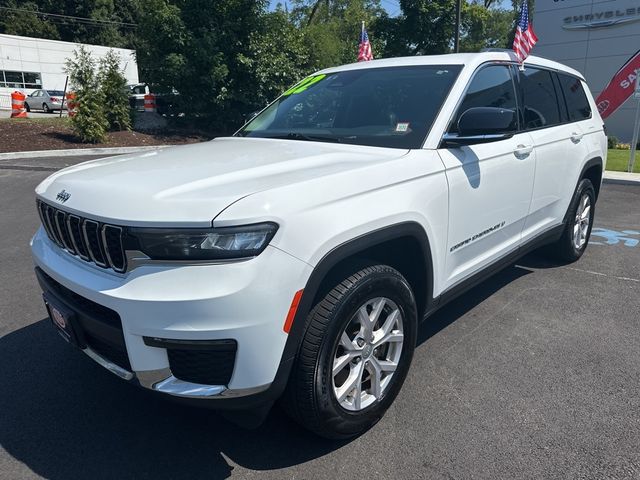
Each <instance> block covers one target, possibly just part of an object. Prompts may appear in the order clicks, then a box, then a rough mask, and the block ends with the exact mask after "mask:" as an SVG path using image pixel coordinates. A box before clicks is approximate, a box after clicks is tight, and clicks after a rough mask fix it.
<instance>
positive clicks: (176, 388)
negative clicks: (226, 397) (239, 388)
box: [153, 375, 227, 398]
mask: <svg viewBox="0 0 640 480" xmlns="http://www.w3.org/2000/svg"><path fill="white" fill-rule="evenodd" d="M153 389H154V390H156V391H158V392H162V393H168V394H169V395H175V396H177V397H190V398H200V397H216V396H219V395H220V394H222V392H224V391H225V390H226V389H227V387H225V386H222V385H202V384H200V383H191V382H185V381H184V380H180V379H178V378H176V377H174V376H173V375H171V376H170V377H169V378H166V379H164V380H162V381H161V382H158V383H156V384H155V385H154V386H153Z"/></svg>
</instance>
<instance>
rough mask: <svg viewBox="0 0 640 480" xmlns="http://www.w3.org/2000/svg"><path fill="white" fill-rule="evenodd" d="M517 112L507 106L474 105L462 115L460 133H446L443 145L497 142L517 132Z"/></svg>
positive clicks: (457, 145)
mask: <svg viewBox="0 0 640 480" xmlns="http://www.w3.org/2000/svg"><path fill="white" fill-rule="evenodd" d="M516 124H517V123H516V112H515V111H514V110H510V109H507V108H497V107H474V108H470V109H469V110H467V111H465V112H464V113H463V114H462V115H460V119H459V120H458V134H457V135H456V134H450V133H448V134H446V135H445V136H444V138H443V146H444V147H445V148H446V147H459V146H462V145H473V144H476V143H488V142H496V141H499V140H504V139H507V138H511V137H512V136H513V135H514V134H515V132H516Z"/></svg>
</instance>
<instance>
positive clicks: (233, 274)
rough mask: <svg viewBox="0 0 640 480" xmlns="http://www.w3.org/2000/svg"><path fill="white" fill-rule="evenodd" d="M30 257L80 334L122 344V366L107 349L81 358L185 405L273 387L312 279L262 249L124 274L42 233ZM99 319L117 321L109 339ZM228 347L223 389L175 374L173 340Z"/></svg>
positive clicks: (277, 253)
mask: <svg viewBox="0 0 640 480" xmlns="http://www.w3.org/2000/svg"><path fill="white" fill-rule="evenodd" d="M32 252H33V257H34V261H35V264H36V267H37V268H36V272H37V274H38V277H39V281H40V284H41V286H42V288H43V290H44V291H45V292H46V293H48V294H50V295H55V296H57V298H58V299H59V300H60V301H62V302H64V303H65V304H66V305H69V304H70V303H71V305H69V306H70V307H71V308H72V309H73V310H74V311H80V310H82V312H81V314H80V317H81V320H82V322H83V326H82V328H83V329H84V328H86V329H87V330H88V331H89V333H90V334H91V335H92V336H93V335H94V334H96V332H98V333H100V332H103V331H104V334H105V335H107V337H109V338H103V340H105V339H106V340H109V341H110V342H111V346H113V345H114V344H115V345H117V344H118V342H121V343H122V348H123V350H124V355H125V357H123V358H119V359H118V358H117V357H118V355H117V354H114V355H115V357H114V355H112V354H111V350H110V349H109V348H107V347H108V346H107V347H105V348H94V345H95V344H93V343H91V342H87V344H85V345H82V347H84V349H83V351H84V352H85V353H86V354H87V355H89V356H90V357H91V358H92V359H94V360H95V361H97V362H98V363H100V364H101V365H102V366H104V367H105V368H107V369H108V370H110V371H111V372H112V373H114V374H116V375H118V376H119V377H121V378H123V379H125V380H129V381H132V382H135V383H137V384H139V385H141V386H143V387H146V388H149V389H152V390H155V391H158V392H161V393H166V394H169V395H173V396H178V397H189V398H233V397H244V396H251V395H254V394H257V393H260V392H263V391H266V390H267V389H269V387H270V385H271V384H272V383H274V381H275V380H276V374H277V372H278V371H279V367H280V366H281V360H282V353H283V351H284V346H285V342H286V340H287V334H286V333H285V332H284V331H283V328H282V327H283V324H284V321H285V318H286V316H287V313H288V310H289V307H290V304H291V300H292V298H293V295H294V293H295V292H296V291H297V290H299V289H300V288H302V287H303V286H304V284H305V282H306V280H307V278H308V277H309V275H310V273H311V267H310V266H309V265H307V264H306V263H304V262H302V261H300V260H298V259H296V258H294V257H292V256H290V255H288V254H286V253H284V252H282V251H281V250H279V249H277V248H274V247H268V248H267V249H266V250H265V251H264V252H263V253H262V254H261V255H260V256H259V257H256V258H254V259H251V260H246V261H239V262H233V263H223V264H208V265H181V266H176V265H145V266H140V267H138V268H136V269H134V270H133V271H131V272H129V273H127V274H125V275H120V274H116V273H114V272H111V271H105V270H103V269H100V268H98V267H95V266H93V265H91V264H88V263H86V262H82V261H80V260H78V259H77V258H76V257H74V256H72V255H71V254H69V253H67V252H65V251H64V250H62V249H60V248H59V247H58V246H57V245H55V244H54V243H53V242H51V240H49V238H48V237H47V236H46V234H45V233H44V231H43V229H42V228H40V229H39V230H38V232H37V233H36V235H35V236H34V238H33V240H32ZM65 295H66V296H67V297H68V298H64V297H65ZM76 297H77V298H76ZM76 300H77V301H78V302H81V303H82V302H84V301H85V300H86V301H87V302H89V303H88V304H86V302H85V303H82V305H80V304H76V303H74V302H75V301H76ZM93 304H95V305H93ZM92 305H93V306H92ZM100 309H104V310H100ZM109 310H110V311H113V312H114V313H113V314H110V313H109V312H108V311H109ZM105 316H107V317H113V319H111V320H110V322H111V325H110V326H109V327H110V328H111V330H110V331H106V330H105V325H103V324H100V322H101V320H104V317H105ZM92 317H97V318H92ZM117 317H119V324H120V325H118V322H117V320H115V319H117ZM96 322H98V323H96ZM103 323H104V322H103ZM118 329H121V332H120V331H119V330H118ZM120 335H121V337H120ZM120 338H121V340H119V339H120ZM150 339H155V340H157V341H156V342H155V343H154V342H153V341H151V340H150ZM158 341H162V342H166V343H167V346H168V348H162V345H163V344H158ZM225 341H226V342H229V341H233V342H235V345H237V348H236V350H235V357H234V358H233V365H232V373H231V374H230V379H229V381H228V382H227V383H225V384H222V383H219V384H205V383H200V382H193V381H190V380H189V379H185V378H180V375H178V374H174V373H175V372H173V371H172V368H171V362H170V357H171V353H172V351H170V350H171V348H176V347H175V345H174V347H171V344H172V342H174V344H175V343H177V342H190V343H191V344H198V343H199V342H205V343H207V342H225ZM98 345H103V344H102V343H98ZM116 353H117V352H116ZM110 357H111V358H110ZM114 358H115V359H116V361H114ZM180 371H184V368H181V370H180ZM181 375H182V376H183V377H184V375H183V374H181Z"/></svg>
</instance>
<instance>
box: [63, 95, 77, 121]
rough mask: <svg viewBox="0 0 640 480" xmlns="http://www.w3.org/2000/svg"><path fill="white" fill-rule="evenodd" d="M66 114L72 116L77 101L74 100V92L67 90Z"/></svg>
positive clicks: (74, 112)
mask: <svg viewBox="0 0 640 480" xmlns="http://www.w3.org/2000/svg"><path fill="white" fill-rule="evenodd" d="M66 98H67V114H68V115H69V116H70V117H74V116H75V114H76V109H77V108H78V102H76V94H75V93H74V92H67V95H66Z"/></svg>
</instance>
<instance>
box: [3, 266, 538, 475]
mask: <svg viewBox="0 0 640 480" xmlns="http://www.w3.org/2000/svg"><path fill="white" fill-rule="evenodd" d="M528 273H530V271H529V270H526V269H523V268H519V267H515V266H512V267H508V268H507V269H505V270H503V271H502V272H500V273H498V274H497V275H495V276H493V277H491V278H490V279H489V280H487V281H486V282H484V283H483V284H481V285H480V286H478V287H476V288H474V289H473V290H471V291H469V292H468V293H467V294H465V295H463V296H462V297H460V298H459V299H457V300H455V301H454V302H453V303H452V304H450V305H449V306H447V307H444V308H443V309H442V310H440V311H439V312H438V313H437V314H436V315H434V316H433V317H431V318H430V319H429V320H428V321H427V322H425V323H423V324H422V325H421V328H420V331H419V338H418V344H421V343H423V342H425V341H426V340H427V339H428V338H430V337H432V336H434V335H436V334H437V333H438V332H439V331H440V330H442V329H443V328H445V327H446V326H448V325H450V324H451V323H453V322H454V321H455V320H456V319H457V318H459V317H460V316H462V315H464V314H465V313H466V312H467V311H469V310H470V309H472V308H473V307H474V306H476V305H477V304H479V303H480V302H482V301H483V300H485V299H486V298H488V297H490V296H491V295H493V294H494V293H495V292H496V291H498V290H500V289H501V288H502V287H503V286H505V285H507V284H508V283H510V282H512V281H514V280H516V279H518V278H520V277H521V276H523V275H526V274H528ZM0 365H2V368H1V370H0V372H1V373H0V391H1V392H2V394H1V395H0V443H1V445H2V447H3V448H4V449H5V450H6V451H7V452H8V453H9V454H11V455H12V456H13V457H15V458H16V459H18V460H19V461H21V462H24V463H25V464H26V465H27V466H28V467H29V468H30V469H31V470H33V471H34V472H35V473H37V474H39V475H42V476H43V477H46V478H50V479H54V480H55V479H64V480H67V479H70V478H79V477H82V478H106V477H108V478H190V479H193V478H226V477H228V476H230V475H231V472H232V470H233V466H231V465H229V463H228V462H227V460H226V458H225V457H227V458H229V459H231V460H232V461H233V462H235V463H237V464H238V465H241V466H242V467H245V468H248V469H253V470H258V471H260V470H271V469H278V468H283V467H287V466H291V465H297V464H301V463H304V462H307V461H309V460H312V459H314V458H318V457H321V456H324V455H326V454H328V453H330V452H332V451H333V450H336V449H339V448H341V447H342V446H344V445H345V443H344V442H342V443H339V442H338V443H336V442H330V441H327V440H323V439H321V438H318V437H316V436H314V435H313V434H311V433H308V432H307V431H306V430H303V429H302V428H300V427H298V426H297V425H296V424H295V423H294V422H292V421H291V420H289V419H288V418H287V417H286V416H285V415H284V414H283V413H282V412H281V411H280V410H279V409H278V408H274V409H273V410H272V412H271V414H270V415H269V417H268V419H267V421H266V422H265V424H263V425H262V426H261V427H260V428H259V429H257V430H243V429H241V428H239V427H236V426H234V425H233V424H230V423H228V422H227V421H225V420H224V419H222V418H221V417H220V416H218V415H217V414H216V413H215V412H212V411H211V410H207V409H197V408H192V407H187V406H182V405H177V404H175V403H173V402H169V401H167V400H166V399H165V398H162V397H160V396H156V395H154V394H153V393H152V392H148V391H145V390H142V389H138V388H135V387H133V386H131V385H128V384H126V383H125V382H123V381H121V380H120V379H118V378H116V377H115V376H112V375H110V374H109V373H107V372H105V371H104V370H103V369H102V367H100V366H98V365H97V364H94V363H93V362H92V361H91V360H90V359H88V358H86V357H85V355H84V354H82V353H81V352H79V351H76V350H74V349H72V348H71V347H70V346H68V345H67V344H65V343H64V342H63V341H62V340H61V339H60V338H59V337H58V335H57V334H56V333H55V331H54V329H53V327H52V326H51V325H50V324H49V320H48V319H47V320H41V321H38V322H36V323H33V324H31V325H29V326H28V327H25V328H22V329H20V330H17V331H14V332H12V333H10V334H8V335H6V336H5V337H3V338H1V339H0Z"/></svg>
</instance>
